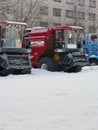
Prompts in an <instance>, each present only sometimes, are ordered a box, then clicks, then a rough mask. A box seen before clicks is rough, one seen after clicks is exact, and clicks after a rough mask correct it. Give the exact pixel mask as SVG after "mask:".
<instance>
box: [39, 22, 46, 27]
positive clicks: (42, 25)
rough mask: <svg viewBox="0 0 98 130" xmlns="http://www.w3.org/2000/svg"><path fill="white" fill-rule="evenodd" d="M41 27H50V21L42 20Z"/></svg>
mask: <svg viewBox="0 0 98 130" xmlns="http://www.w3.org/2000/svg"><path fill="white" fill-rule="evenodd" d="M39 24H40V27H48V23H47V22H42V21H40V23H39Z"/></svg>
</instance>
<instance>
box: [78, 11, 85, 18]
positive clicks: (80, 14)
mask: <svg viewBox="0 0 98 130" xmlns="http://www.w3.org/2000/svg"><path fill="white" fill-rule="evenodd" d="M78 18H79V19H84V18H85V13H84V12H80V11H79V12H78Z"/></svg>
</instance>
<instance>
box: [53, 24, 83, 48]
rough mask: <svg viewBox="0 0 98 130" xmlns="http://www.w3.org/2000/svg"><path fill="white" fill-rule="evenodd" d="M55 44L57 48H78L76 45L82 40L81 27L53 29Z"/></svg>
mask: <svg viewBox="0 0 98 130" xmlns="http://www.w3.org/2000/svg"><path fill="white" fill-rule="evenodd" d="M54 30H55V43H56V47H57V48H74V49H77V48H79V46H78V44H79V41H80V44H81V41H83V40H84V31H83V28H82V27H77V26H59V27H55V28H54Z"/></svg>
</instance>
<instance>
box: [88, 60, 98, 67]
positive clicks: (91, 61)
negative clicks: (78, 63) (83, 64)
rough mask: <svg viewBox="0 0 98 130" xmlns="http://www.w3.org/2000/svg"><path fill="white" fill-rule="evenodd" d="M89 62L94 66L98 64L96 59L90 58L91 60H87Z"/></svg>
mask: <svg viewBox="0 0 98 130" xmlns="http://www.w3.org/2000/svg"><path fill="white" fill-rule="evenodd" d="M89 63H90V65H91V66H95V65H98V60H96V59H91V60H89Z"/></svg>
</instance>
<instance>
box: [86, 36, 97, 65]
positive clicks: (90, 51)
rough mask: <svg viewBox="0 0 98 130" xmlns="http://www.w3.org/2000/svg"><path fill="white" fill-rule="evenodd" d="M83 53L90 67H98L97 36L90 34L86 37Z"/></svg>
mask: <svg viewBox="0 0 98 130" xmlns="http://www.w3.org/2000/svg"><path fill="white" fill-rule="evenodd" d="M84 52H85V53H86V54H87V58H88V61H89V64H90V65H98V34H97V33H90V34H87V35H86V40H85V44H84Z"/></svg>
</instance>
